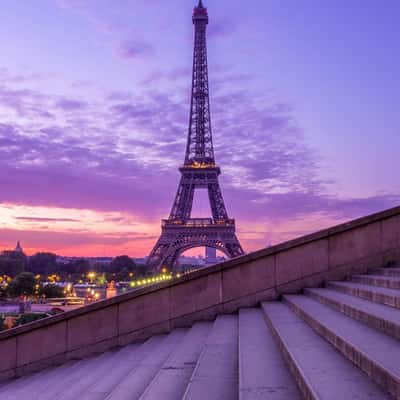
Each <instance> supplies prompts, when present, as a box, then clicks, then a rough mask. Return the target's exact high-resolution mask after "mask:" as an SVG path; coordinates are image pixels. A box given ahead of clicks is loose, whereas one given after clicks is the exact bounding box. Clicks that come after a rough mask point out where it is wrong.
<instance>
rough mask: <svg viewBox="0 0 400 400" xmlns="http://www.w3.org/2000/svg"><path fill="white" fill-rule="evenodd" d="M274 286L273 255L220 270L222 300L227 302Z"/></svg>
mask: <svg viewBox="0 0 400 400" xmlns="http://www.w3.org/2000/svg"><path fill="white" fill-rule="evenodd" d="M274 286H275V256H269V257H266V258H261V259H258V260H253V261H250V262H248V263H246V264H243V265H239V266H237V267H236V268H231V269H226V270H224V271H222V292H223V301H224V302H228V301H230V300H233V299H238V298H241V297H244V296H248V295H250V294H253V293H257V292H259V291H264V290H266V289H269V288H273V287H274Z"/></svg>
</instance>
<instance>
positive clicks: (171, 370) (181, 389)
mask: <svg viewBox="0 0 400 400" xmlns="http://www.w3.org/2000/svg"><path fill="white" fill-rule="evenodd" d="M212 325H213V323H212V322H198V323H197V324H195V325H193V327H192V328H191V329H190V330H189V332H188V333H187V335H186V336H185V337H184V339H183V341H182V342H181V343H180V344H179V346H178V347H177V349H176V350H175V351H174V352H173V353H172V354H171V356H170V357H169V358H168V359H167V361H166V362H165V363H164V365H163V366H162V368H161V369H160V371H159V372H158V373H157V375H156V376H155V377H154V379H153V380H152V381H151V383H150V385H149V386H148V387H147V389H146V391H145V392H144V393H143V395H142V396H141V397H140V400H159V399H163V400H176V399H181V398H182V396H183V394H184V393H185V390H186V387H187V385H188V383H189V379H190V377H191V376H192V373H193V370H194V368H195V366H196V363H197V360H198V359H199V356H200V354H201V352H202V350H203V347H204V343H205V341H206V339H207V337H208V335H209V333H210V331H211V328H212Z"/></svg>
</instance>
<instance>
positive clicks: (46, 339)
mask: <svg viewBox="0 0 400 400" xmlns="http://www.w3.org/2000/svg"><path fill="white" fill-rule="evenodd" d="M398 260H400V207H397V208H394V209H390V210H387V211H384V212H381V213H377V214H374V215H370V216H367V217H364V218H361V219H358V220H355V221H352V222H349V223H345V224H342V225H339V226H336V227H333V228H330V229H326V230H323V231H320V232H317V233H314V234H311V235H307V236H304V237H301V238H298V239H295V240H291V241H289V242H286V243H282V244H280V245H277V246H273V247H270V248H266V249H263V250H260V251H256V252H253V253H249V254H247V255H245V256H242V257H238V258H236V259H232V260H229V261H226V262H224V263H221V264H218V265H216V266H212V267H209V268H205V269H203V270H200V271H196V272H193V273H191V274H188V275H186V276H184V277H182V278H181V279H179V280H175V281H172V282H166V283H161V284H157V285H154V286H151V287H147V288H143V289H140V290H136V291H133V292H129V293H126V294H123V295H120V296H117V297H114V298H112V299H108V300H104V301H100V302H97V303H94V304H92V305H89V306H87V307H83V308H80V309H77V310H74V311H70V312H66V313H64V314H60V315H57V316H54V317H50V318H46V319H43V320H40V321H36V322H33V323H30V324H27V325H24V326H20V327H17V328H14V329H11V330H8V331H4V332H2V333H0V379H7V378H10V377H14V376H20V375H23V374H25V373H28V372H31V371H34V370H39V369H42V368H45V367H47V366H49V365H54V364H61V363H63V362H65V361H67V360H69V359H74V358H81V357H85V356H88V355H89V354H91V353H96V352H103V351H105V350H108V349H110V348H113V347H115V346H121V345H125V344H127V343H130V342H133V341H137V340H143V339H146V338H148V337H150V336H151V335H154V334H158V333H166V332H169V331H171V330H172V329H174V328H176V327H186V326H190V325H191V324H192V323H193V322H194V321H198V320H202V319H213V318H214V317H215V316H216V315H217V314H223V313H232V312H235V311H237V310H238V309H239V308H243V307H250V306H255V305H257V304H258V303H259V302H261V301H268V300H274V299H277V298H278V297H279V296H280V295H282V294H289V293H296V292H298V291H300V290H301V289H303V288H304V287H315V286H319V285H321V284H322V283H323V282H325V281H327V280H339V279H343V278H345V277H346V276H348V275H350V274H354V273H363V272H365V271H366V270H367V269H369V268H373V267H377V266H383V265H385V264H387V263H389V262H393V261H398Z"/></svg>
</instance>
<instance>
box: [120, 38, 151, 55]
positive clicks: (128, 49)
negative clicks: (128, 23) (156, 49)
mask: <svg viewBox="0 0 400 400" xmlns="http://www.w3.org/2000/svg"><path fill="white" fill-rule="evenodd" d="M151 52H152V47H151V46H150V45H149V44H148V43H145V42H143V41H139V40H135V39H130V40H125V41H123V42H121V43H120V44H119V46H118V49H117V53H118V55H119V56H120V57H121V58H124V59H132V58H138V57H143V56H147V55H149V54H150V53H151Z"/></svg>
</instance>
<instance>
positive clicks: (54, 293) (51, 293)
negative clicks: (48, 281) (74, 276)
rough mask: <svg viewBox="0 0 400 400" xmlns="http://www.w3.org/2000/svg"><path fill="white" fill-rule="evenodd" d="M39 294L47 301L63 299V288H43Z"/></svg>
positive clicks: (46, 286) (50, 286) (52, 286)
mask: <svg viewBox="0 0 400 400" xmlns="http://www.w3.org/2000/svg"><path fill="white" fill-rule="evenodd" d="M40 294H42V295H44V296H45V297H46V298H48V299H51V298H60V297H65V294H64V290H63V288H62V287H60V286H57V285H45V286H43V287H42V289H41V290H40Z"/></svg>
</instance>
